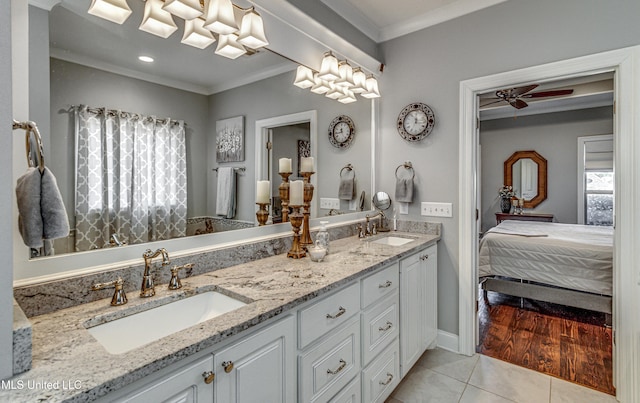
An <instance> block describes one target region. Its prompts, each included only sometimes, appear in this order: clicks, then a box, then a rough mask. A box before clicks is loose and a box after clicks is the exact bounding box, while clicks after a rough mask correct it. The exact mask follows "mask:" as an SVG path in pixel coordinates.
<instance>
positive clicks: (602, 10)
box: [377, 0, 640, 334]
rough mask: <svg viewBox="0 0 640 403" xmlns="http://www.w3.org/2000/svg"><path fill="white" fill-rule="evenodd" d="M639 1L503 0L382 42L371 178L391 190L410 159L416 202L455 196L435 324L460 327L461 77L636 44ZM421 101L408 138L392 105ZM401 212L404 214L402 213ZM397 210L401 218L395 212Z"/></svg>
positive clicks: (446, 222)
mask: <svg viewBox="0 0 640 403" xmlns="http://www.w3.org/2000/svg"><path fill="white" fill-rule="evenodd" d="M638 15H640V2H639V1H637V0H618V1H614V2H602V1H594V0H590V1H584V0H563V1H557V0H538V1H527V0H510V1H507V2H504V3H501V4H498V5H495V6H493V7H489V8H487V9H484V10H481V11H478V12H475V13H473V14H470V15H467V16H463V17H460V18H457V19H454V20H452V21H448V22H445V23H442V24H439V25H436V26H433V27H430V28H427V29H424V30H422V31H419V32H415V33H413V34H409V35H406V36H403V37H400V38H397V39H394V40H391V41H388V42H385V43H383V44H382V45H381V50H382V56H383V59H384V60H385V61H386V63H387V65H386V68H385V73H384V75H383V77H382V79H381V81H380V85H381V88H380V89H381V92H382V102H381V107H380V114H381V115H380V142H379V145H378V149H379V150H380V161H379V163H378V164H377V165H378V167H379V170H378V175H377V178H379V183H378V184H379V185H380V186H379V187H380V188H381V189H382V190H386V191H389V192H390V193H391V194H393V192H392V191H393V189H394V175H393V170H394V169H395V167H396V166H397V165H398V164H399V163H401V162H402V161H404V160H410V161H412V162H413V164H414V167H415V169H416V171H417V173H416V189H415V199H414V200H415V201H416V202H414V203H413V204H412V205H411V206H410V208H409V213H410V217H411V218H414V219H421V218H422V217H421V216H420V211H419V209H420V204H419V203H418V202H419V201H440V202H447V201H448V202H452V203H453V215H454V217H453V218H443V219H438V218H435V217H434V218H429V220H430V221H441V222H442V223H443V234H442V242H440V244H439V247H438V255H439V256H438V259H439V261H438V263H439V267H438V322H439V324H438V327H439V328H440V329H441V330H444V331H446V332H450V333H453V334H458V271H459V270H470V268H467V267H465V268H460V267H458V261H457V260H458V218H457V216H458V214H457V208H458V206H459V200H458V135H459V128H458V121H459V109H460V106H459V89H460V81H462V80H466V79H470V78H475V77H481V76H486V75H490V74H495V73H499V72H504V71H509V70H514V69H519V68H524V67H528V66H534V65H540V64H543V63H547V62H552V61H557V60H564V59H568V58H572V57H577V56H582V55H588V54H593V53H597V52H602V51H606V50H612V49H617V48H622V47H626V46H632V45H638V44H640V24H638V23H637V17H638ZM416 101H421V102H425V103H427V104H429V105H430V106H431V107H432V108H433V110H434V112H435V116H436V125H435V128H434V130H433V132H432V134H431V135H430V136H429V137H428V138H427V139H426V140H424V141H422V142H419V143H416V144H409V143H406V142H404V141H403V140H402V139H401V138H400V136H399V135H398V134H397V131H396V128H395V126H396V119H397V117H398V113H399V112H400V110H401V109H402V108H403V107H404V106H406V105H407V104H409V103H411V102H416ZM405 217H406V216H405ZM401 218H404V217H401Z"/></svg>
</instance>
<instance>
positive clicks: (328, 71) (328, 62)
mask: <svg viewBox="0 0 640 403" xmlns="http://www.w3.org/2000/svg"><path fill="white" fill-rule="evenodd" d="M318 77H320V78H321V79H323V80H327V81H334V80H337V79H338V78H340V71H339V70H338V59H336V57H335V56H334V55H333V54H332V53H331V52H327V53H325V54H324V58H323V59H322V64H321V65H320V72H319V73H318Z"/></svg>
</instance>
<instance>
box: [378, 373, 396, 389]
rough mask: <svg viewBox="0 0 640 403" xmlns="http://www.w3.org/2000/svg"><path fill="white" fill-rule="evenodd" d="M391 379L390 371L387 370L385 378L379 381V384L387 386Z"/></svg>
mask: <svg viewBox="0 0 640 403" xmlns="http://www.w3.org/2000/svg"><path fill="white" fill-rule="evenodd" d="M391 381H393V374H390V373H388V372H387V380H386V381H380V385H382V386H387V385H388V384H390V383H391Z"/></svg>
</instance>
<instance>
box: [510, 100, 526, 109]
mask: <svg viewBox="0 0 640 403" xmlns="http://www.w3.org/2000/svg"><path fill="white" fill-rule="evenodd" d="M509 103H510V104H511V106H513V107H514V108H516V109H522V108H526V107H527V106H529V104H527V103H526V102H524V101H523V100H521V99H511V100H509Z"/></svg>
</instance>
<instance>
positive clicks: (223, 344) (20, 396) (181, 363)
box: [0, 223, 440, 402]
mask: <svg viewBox="0 0 640 403" xmlns="http://www.w3.org/2000/svg"><path fill="white" fill-rule="evenodd" d="M422 224H424V223H422ZM401 229H405V230H407V231H411V229H412V228H408V227H407V228H401ZM425 232H430V233H425ZM439 238H440V237H439V227H437V226H436V231H422V232H413V231H411V232H393V233H385V234H379V235H377V236H371V237H366V238H364V239H363V238H359V237H357V236H348V237H345V238H342V239H339V240H336V241H333V242H332V243H331V253H330V254H329V255H327V256H326V257H325V258H324V259H323V260H322V261H321V262H312V261H310V260H309V259H306V258H305V259H288V258H287V257H286V254H282V253H281V254H277V255H275V256H271V257H266V258H262V259H258V260H253V261H248V262H245V263H242V264H238V265H234V266H231V267H226V268H222V269H218V270H214V271H209V272H206V273H203V274H198V275H193V276H191V277H185V278H182V280H181V281H182V288H180V289H178V290H169V289H168V288H167V284H166V283H158V282H157V283H156V284H155V294H156V295H154V296H153V297H149V298H140V297H139V296H138V293H137V292H131V291H129V292H128V294H129V295H128V303H127V304H124V305H119V306H110V304H109V301H110V299H109V298H108V299H101V300H98V301H95V302H89V303H84V304H80V305H77V306H73V307H70V308H66V309H60V310H56V311H53V312H50V313H46V314H42V315H38V316H33V317H31V318H30V321H31V324H32V330H33V364H32V369H31V370H30V371H28V372H25V373H23V374H21V375H19V376H17V377H14V378H13V382H14V383H15V384H16V385H19V384H20V383H19V382H20V381H21V382H22V383H23V384H24V385H25V387H23V388H18V387H16V388H14V389H13V390H7V389H3V390H2V391H1V392H0V399H6V398H8V399H10V400H15V401H17V400H20V401H38V400H39V399H45V400H47V399H48V401H73V402H76V401H77V402H80V401H93V400H98V401H126V402H149V401H182V402H187V401H194V402H195V401H199V402H202V401H211V402H213V401H215V402H256V401H274V402H275V401H278V402H279V401H282V402H316V401H317V402H325V401H332V402H333V401H335V402H342V401H345V402H346V401H354V402H359V401H362V402H374V401H375V402H383V401H384V400H385V398H387V397H388V396H389V394H390V393H391V392H392V391H393V389H394V388H395V387H396V386H397V385H398V383H399V382H400V380H401V379H402V377H403V376H404V375H405V374H406V373H407V372H408V371H409V369H410V368H411V367H412V366H413V365H414V364H415V362H416V361H417V359H418V358H419V357H420V356H421V355H422V353H423V352H424V351H425V350H426V349H427V348H429V347H433V346H435V341H436V336H437V291H436V289H437V245H436V243H437V241H438V240H439ZM229 252H230V253H236V250H235V249H233V248H230V251H229ZM89 292H90V291H89ZM28 381H32V382H33V381H43V382H44V381H48V382H55V381H59V382H60V385H65V387H64V388H63V387H58V388H46V387H42V388H27V387H26V385H27V382H28Z"/></svg>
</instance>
